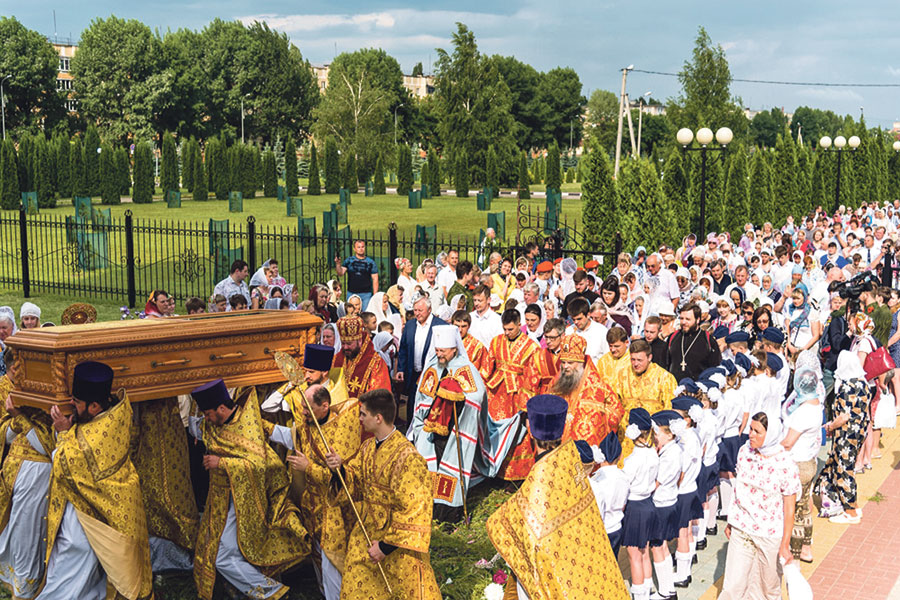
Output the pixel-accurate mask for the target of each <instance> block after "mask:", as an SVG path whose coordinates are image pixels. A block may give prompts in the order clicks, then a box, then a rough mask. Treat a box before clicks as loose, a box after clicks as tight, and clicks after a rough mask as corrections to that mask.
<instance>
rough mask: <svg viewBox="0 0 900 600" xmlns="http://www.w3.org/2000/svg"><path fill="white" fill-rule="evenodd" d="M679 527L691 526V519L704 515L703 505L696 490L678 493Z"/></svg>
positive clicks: (676, 504)
mask: <svg viewBox="0 0 900 600" xmlns="http://www.w3.org/2000/svg"><path fill="white" fill-rule="evenodd" d="M675 506H677V507H678V528H679V529H681V528H682V527H689V526H690V524H691V521H693V520H694V519H699V518H701V517H702V516H703V505H702V504H701V503H700V498H699V497H698V496H697V493H696V492H689V493H686V494H678V502H676V503H675Z"/></svg>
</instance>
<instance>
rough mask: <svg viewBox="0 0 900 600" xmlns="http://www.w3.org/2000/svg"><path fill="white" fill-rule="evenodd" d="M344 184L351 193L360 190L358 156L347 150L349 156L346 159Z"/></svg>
mask: <svg viewBox="0 0 900 600" xmlns="http://www.w3.org/2000/svg"><path fill="white" fill-rule="evenodd" d="M343 171H344V172H343V175H344V178H343V179H344V184H343V186H341V187H343V188H345V189H347V190H350V193H352V194H355V193H356V192H358V191H359V178H358V177H357V174H356V157H355V156H354V155H353V153H352V152H347V156H346V157H345V159H344V169H343Z"/></svg>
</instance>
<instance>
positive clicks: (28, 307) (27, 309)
mask: <svg viewBox="0 0 900 600" xmlns="http://www.w3.org/2000/svg"><path fill="white" fill-rule="evenodd" d="M24 317H37V318H38V319H40V318H41V309H40V307H39V306H38V305H37V304H33V303H31V302H24V303H23V304H22V307H21V308H20V309H19V318H20V319H22V318H24Z"/></svg>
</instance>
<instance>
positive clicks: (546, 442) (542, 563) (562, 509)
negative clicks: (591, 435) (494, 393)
mask: <svg viewBox="0 0 900 600" xmlns="http://www.w3.org/2000/svg"><path fill="white" fill-rule="evenodd" d="M566 412H567V404H566V401H565V400H563V399H562V398H561V397H559V396H555V395H550V394H546V395H540V396H535V397H534V398H532V399H530V400H529V401H528V428H529V431H530V433H531V436H530V438H529V439H533V440H534V445H535V452H536V462H535V465H534V468H532V469H531V472H530V473H529V474H528V477H526V478H525V481H524V482H522V486H521V487H520V488H519V489H518V491H517V492H516V493H515V494H514V495H513V497H512V498H510V499H509V500H507V501H506V502H505V503H503V504H502V505H501V506H500V508H498V509H497V510H496V511H495V512H494V514H492V515H491V516H490V517H489V518H488V520H487V524H486V527H487V532H488V536H489V537H490V539H491V543H493V545H494V547H495V548H496V549H497V552H499V553H500V555H501V556H502V557H503V560H505V561H506V563H507V564H508V565H509V566H510V568H511V569H512V571H513V577H510V578H509V579H508V580H507V584H506V585H507V593H506V595H505V598H508V599H514V598H518V599H519V600H559V599H560V598H585V599H587V598H591V599H593V598H603V599H604V600H627V599H628V597H629V595H628V591H627V590H626V588H625V582H624V580H623V579H622V572H621V571H620V570H619V565H618V563H617V562H616V557H615V556H614V555H613V552H612V548H611V547H610V545H609V542H608V541H607V535H606V530H605V529H604V526H603V518H602V516H601V514H600V509H599V508H598V507H597V501H596V500H595V498H594V493H593V491H592V489H591V485H590V482H589V479H588V476H589V474H590V470H591V468H592V467H593V458H592V455H591V452H590V450H589V449H587V446H586V445H584V448H585V450H582V451H580V450H579V447H578V446H576V443H575V442H566V443H563V441H562V439H561V438H562V436H563V430H564V429H565V427H566ZM583 454H585V455H586V456H582V455H583Z"/></svg>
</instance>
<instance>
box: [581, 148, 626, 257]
mask: <svg viewBox="0 0 900 600" xmlns="http://www.w3.org/2000/svg"><path fill="white" fill-rule="evenodd" d="M588 144H589V146H590V151H589V152H588V155H587V158H585V159H584V160H585V164H586V166H585V171H586V175H585V179H584V182H583V183H582V184H581V221H582V222H583V223H584V234H585V239H586V240H587V241H588V243H589V244H590V245H591V246H592V247H595V248H598V247H599V248H602V247H604V246H607V245H608V244H610V241H611V240H613V239H614V238H615V235H616V227H617V225H618V221H619V219H618V215H617V211H618V210H619V194H618V190H617V189H616V182H615V181H614V180H613V178H612V170H613V169H612V165H611V164H610V161H609V156H608V155H607V153H606V152H605V151H604V150H603V147H602V145H601V143H600V140H598V139H592V140H591V141H589V142H588Z"/></svg>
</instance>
